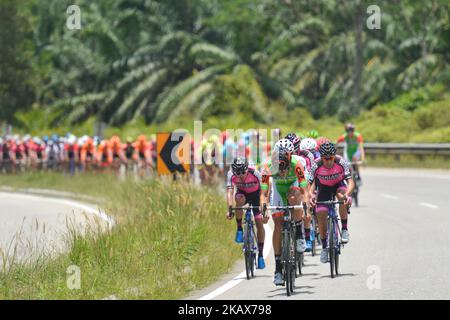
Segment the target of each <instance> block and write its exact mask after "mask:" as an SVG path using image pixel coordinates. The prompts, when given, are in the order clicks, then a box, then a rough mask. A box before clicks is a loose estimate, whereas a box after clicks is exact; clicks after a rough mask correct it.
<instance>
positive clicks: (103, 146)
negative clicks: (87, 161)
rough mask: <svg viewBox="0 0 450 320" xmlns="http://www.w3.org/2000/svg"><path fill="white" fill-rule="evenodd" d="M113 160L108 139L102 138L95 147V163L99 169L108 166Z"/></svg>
mask: <svg viewBox="0 0 450 320" xmlns="http://www.w3.org/2000/svg"><path fill="white" fill-rule="evenodd" d="M112 162H113V155H112V150H111V146H110V141H109V140H107V139H104V140H102V141H101V142H100V144H99V145H98V147H97V164H98V166H99V167H100V168H101V169H103V170H104V169H106V168H108V167H109V166H110V165H111V164H112Z"/></svg>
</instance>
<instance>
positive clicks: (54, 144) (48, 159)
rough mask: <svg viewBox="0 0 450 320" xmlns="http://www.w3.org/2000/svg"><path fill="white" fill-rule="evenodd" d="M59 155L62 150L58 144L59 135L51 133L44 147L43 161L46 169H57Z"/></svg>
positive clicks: (60, 158) (60, 157)
mask: <svg viewBox="0 0 450 320" xmlns="http://www.w3.org/2000/svg"><path fill="white" fill-rule="evenodd" d="M61 155H62V151H61V149H60V146H59V137H58V136H57V135H53V136H52V138H51V139H50V140H49V141H48V143H47V147H46V149H45V158H44V163H45V164H46V168H47V169H48V170H56V169H58V167H59V165H60V164H61V160H62V156H61Z"/></svg>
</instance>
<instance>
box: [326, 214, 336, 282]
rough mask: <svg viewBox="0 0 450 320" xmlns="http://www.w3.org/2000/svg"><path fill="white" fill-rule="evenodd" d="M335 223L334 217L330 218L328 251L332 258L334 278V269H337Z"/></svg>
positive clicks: (331, 270)
mask: <svg viewBox="0 0 450 320" xmlns="http://www.w3.org/2000/svg"><path fill="white" fill-rule="evenodd" d="M334 242H335V239H334V223H333V220H332V219H329V222H328V248H329V250H328V252H329V260H330V274H331V278H334V269H335V265H334V264H335V255H336V252H335V250H334V249H335V247H334Z"/></svg>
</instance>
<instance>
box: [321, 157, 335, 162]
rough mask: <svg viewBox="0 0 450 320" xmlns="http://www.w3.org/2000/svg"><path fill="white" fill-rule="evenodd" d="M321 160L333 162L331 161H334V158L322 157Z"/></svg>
mask: <svg viewBox="0 0 450 320" xmlns="http://www.w3.org/2000/svg"><path fill="white" fill-rule="evenodd" d="M322 159H323V160H327V161H330V160H333V159H334V156H332V157H322Z"/></svg>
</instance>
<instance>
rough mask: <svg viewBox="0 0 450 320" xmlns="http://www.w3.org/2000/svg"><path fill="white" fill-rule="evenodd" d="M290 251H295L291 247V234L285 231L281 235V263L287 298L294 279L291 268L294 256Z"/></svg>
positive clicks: (293, 269) (293, 271)
mask: <svg viewBox="0 0 450 320" xmlns="http://www.w3.org/2000/svg"><path fill="white" fill-rule="evenodd" d="M292 249H294V250H295V248H293V246H292V239H291V233H290V232H288V231H286V230H285V231H283V235H282V250H283V251H282V263H283V278H284V285H285V286H286V294H287V295H288V296H290V295H291V292H292V291H293V281H294V279H295V268H293V261H294V260H295V255H294V252H293V251H292Z"/></svg>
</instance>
